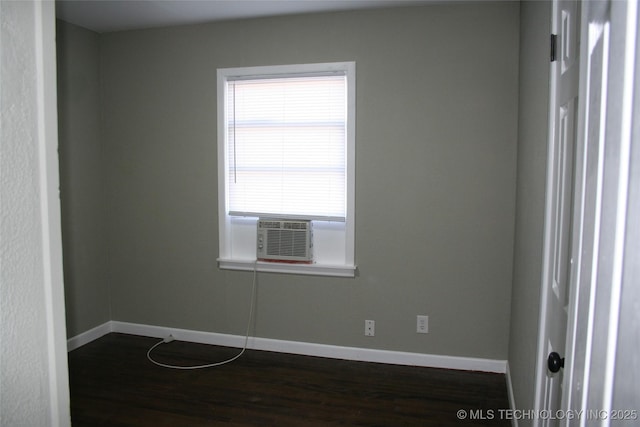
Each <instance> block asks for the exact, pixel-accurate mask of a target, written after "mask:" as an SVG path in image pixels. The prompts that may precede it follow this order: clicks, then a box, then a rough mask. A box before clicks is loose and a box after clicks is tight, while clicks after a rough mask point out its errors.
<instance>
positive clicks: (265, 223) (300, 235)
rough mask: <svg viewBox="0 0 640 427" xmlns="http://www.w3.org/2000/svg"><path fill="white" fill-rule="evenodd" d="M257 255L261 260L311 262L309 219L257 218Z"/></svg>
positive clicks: (311, 249)
mask: <svg viewBox="0 0 640 427" xmlns="http://www.w3.org/2000/svg"><path fill="white" fill-rule="evenodd" d="M257 257H258V259H259V260H261V261H276V262H302V263H311V262H312V259H313V228H312V223H311V221H302V220H298V221H291V220H270V219H260V220H258V236H257Z"/></svg>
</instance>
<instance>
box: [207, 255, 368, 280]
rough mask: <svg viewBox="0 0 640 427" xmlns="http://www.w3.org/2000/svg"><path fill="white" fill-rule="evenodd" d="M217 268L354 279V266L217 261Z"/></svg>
mask: <svg viewBox="0 0 640 427" xmlns="http://www.w3.org/2000/svg"><path fill="white" fill-rule="evenodd" d="M218 266H219V267H220V269H222V270H240V271H253V269H254V266H257V271H259V272H264V273H284V274H303V275H308V276H329V277H355V275H356V269H357V267H356V266H355V265H324V264H285V263H277V262H262V261H258V262H257V264H256V262H255V261H253V260H232V259H220V258H219V259H218Z"/></svg>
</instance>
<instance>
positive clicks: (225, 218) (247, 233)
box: [217, 62, 356, 277]
mask: <svg viewBox="0 0 640 427" xmlns="http://www.w3.org/2000/svg"><path fill="white" fill-rule="evenodd" d="M335 72H344V73H345V74H346V76H347V131H346V139H347V140H346V144H347V147H346V157H347V158H346V167H347V173H346V177H347V183H346V193H347V194H346V204H347V206H346V217H345V221H344V222H331V221H314V256H315V257H316V258H317V261H316V262H314V263H313V264H286V263H272V262H257V261H256V239H255V237H256V229H257V218H250V217H234V216H230V215H229V214H228V213H227V212H228V210H227V203H228V201H227V194H228V183H227V179H228V177H229V174H228V166H227V159H228V156H227V143H226V114H227V112H226V108H225V106H226V98H227V82H228V81H231V80H237V79H238V78H251V77H255V78H264V77H300V76H304V75H318V74H323V73H324V74H329V73H335ZM217 108H218V114H217V116H218V117H217V119H218V227H219V239H220V241H219V251H220V253H219V258H218V265H219V267H220V268H221V269H227V270H253V269H254V268H257V270H258V271H265V272H277V273H293V274H305V275H321V276H336V277H354V276H355V271H356V265H355V118H356V66H355V62H331V63H318V64H293V65H276V66H260V67H241V68H221V69H218V72H217ZM323 252H324V253H323ZM335 254H338V255H335Z"/></svg>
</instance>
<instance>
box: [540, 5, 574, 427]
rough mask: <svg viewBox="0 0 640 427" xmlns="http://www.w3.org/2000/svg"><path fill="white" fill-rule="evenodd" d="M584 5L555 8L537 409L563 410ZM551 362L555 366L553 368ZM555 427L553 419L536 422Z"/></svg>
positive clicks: (554, 6) (553, 14)
mask: <svg viewBox="0 0 640 427" xmlns="http://www.w3.org/2000/svg"><path fill="white" fill-rule="evenodd" d="M579 9H580V3H579V2H577V1H566V0H558V1H554V2H553V13H552V32H553V33H554V34H555V35H556V37H557V38H556V48H555V56H556V58H555V61H553V62H552V63H551V93H550V117H549V119H550V120H549V125H550V130H549V146H548V163H547V165H548V169H547V196H546V208H545V243H544V251H545V252H544V266H543V283H542V286H543V288H542V301H541V302H542V304H541V310H542V311H541V324H540V336H539V342H538V364H537V368H536V369H537V383H536V387H537V390H536V407H537V409H540V410H549V411H552V412H554V413H555V411H557V410H558V409H559V408H560V403H561V396H562V382H563V369H562V367H561V366H562V364H563V362H564V353H565V341H566V332H567V306H568V290H569V272H570V268H569V263H570V257H571V254H570V246H571V245H570V242H571V218H572V199H573V178H574V176H573V165H574V148H575V143H576V117H577V109H578V83H579V66H580V63H579V59H578V53H579V46H580V44H579V36H580V30H579V26H580V14H579ZM550 361H551V362H550ZM535 422H536V424H537V425H539V426H548V425H552V422H553V420H551V419H550V418H549V417H546V418H544V419H536V420H535Z"/></svg>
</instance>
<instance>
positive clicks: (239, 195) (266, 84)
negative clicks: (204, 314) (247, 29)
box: [218, 62, 355, 276]
mask: <svg viewBox="0 0 640 427" xmlns="http://www.w3.org/2000/svg"><path fill="white" fill-rule="evenodd" d="M354 156H355V63H353V62H342V63H324V64H303V65H285V66H267V67H248V68H226V69H219V70H218V168H219V172H218V180H219V187H218V199H219V221H220V224H219V227H220V258H219V262H220V267H221V268H228V269H251V268H253V262H254V260H255V245H256V241H255V235H256V220H257V218H258V217H272V218H295V219H310V220H313V221H314V259H315V263H314V264H312V265H310V266H307V265H304V266H303V265H290V264H273V263H264V264H262V263H261V264H260V265H259V267H258V268H259V269H260V270H266V271H280V272H294V273H303V274H322V275H337V276H353V274H354V270H355V267H354V229H355V224H354V219H355V215H354V206H355V203H354V189H355V185H354V184H355V183H354V177H355V171H354V167H355V159H354Z"/></svg>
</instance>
